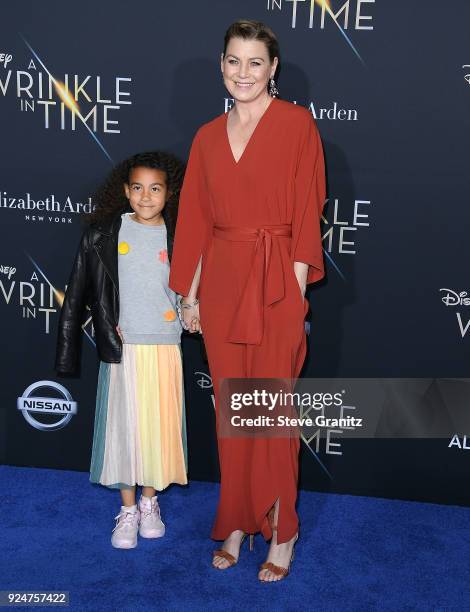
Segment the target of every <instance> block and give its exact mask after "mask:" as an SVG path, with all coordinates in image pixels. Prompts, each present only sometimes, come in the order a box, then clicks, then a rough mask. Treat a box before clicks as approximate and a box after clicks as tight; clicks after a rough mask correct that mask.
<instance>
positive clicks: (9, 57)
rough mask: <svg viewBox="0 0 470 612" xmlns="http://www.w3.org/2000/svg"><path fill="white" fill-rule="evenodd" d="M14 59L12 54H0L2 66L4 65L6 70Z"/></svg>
mask: <svg viewBox="0 0 470 612" xmlns="http://www.w3.org/2000/svg"><path fill="white" fill-rule="evenodd" d="M12 59H13V55H12V54H11V53H0V64H3V67H4V68H6V67H7V65H8V64H9V63H10V62H11V60H12Z"/></svg>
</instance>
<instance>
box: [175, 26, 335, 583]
mask: <svg viewBox="0 0 470 612" xmlns="http://www.w3.org/2000/svg"><path fill="white" fill-rule="evenodd" d="M278 57H279V49H278V45H277V40H276V38H275V36H274V34H273V33H272V31H271V30H270V29H269V28H267V27H266V26H264V25H263V24H261V23H259V22H236V23H235V24H233V25H232V26H231V27H230V28H229V29H228V30H227V33H226V37H225V48H224V52H223V54H222V58H221V69H222V74H223V78H224V83H225V86H226V87H227V89H228V91H229V93H230V94H231V96H232V97H233V99H234V102H235V103H234V107H233V108H232V109H231V110H230V112H228V113H227V114H223V115H220V116H219V117H217V118H216V119H214V120H213V121H210V122H209V123H207V124H205V125H203V126H202V127H201V128H200V129H199V130H198V132H197V134H196V136H195V138H194V141H193V144H192V148H191V153H190V157H189V162H188V167H187V171H186V177H185V181H184V185H183V189H182V192H181V196H180V207H179V216H178V223H177V228H176V235H175V243H174V248H173V258H172V263H171V272H170V287H171V288H172V289H173V290H174V291H176V292H177V293H179V294H180V295H182V296H184V297H183V298H182V302H181V303H182V305H183V310H182V312H183V314H184V318H185V321H186V324H187V325H188V327H189V328H190V330H191V331H193V332H194V331H201V332H202V333H203V334H204V342H205V345H206V350H207V356H208V361H209V368H210V372H211V376H212V381H213V386H214V393H215V400H216V414H219V412H220V405H219V402H220V392H219V381H220V380H221V379H223V378H264V377H267V378H275V377H282V378H296V377H297V376H298V374H299V372H300V369H301V367H302V364H303V361H304V358H305V351H306V339H305V331H304V317H305V314H306V312H307V310H308V302H307V300H306V299H305V297H304V294H305V288H306V284H308V283H313V282H315V281H317V280H319V279H320V278H322V276H323V274H324V270H323V258H322V248H321V236H320V216H321V212H322V208H323V205H324V202H325V173H324V162H323V153H322V146H321V141H320V138H319V135H318V132H317V129H316V126H315V123H314V121H313V118H312V116H311V114H310V113H309V112H308V111H307V110H306V109H304V108H301V107H298V106H296V105H294V104H291V103H289V102H284V101H281V100H278V99H275V98H274V97H273V96H274V95H275V94H276V93H277V92H276V90H275V82H274V81H273V80H272V78H273V77H274V75H275V71H276V68H277V66H278ZM270 94H271V95H270ZM197 298H198V299H199V303H197V302H198V299H197ZM184 306H186V308H185V307H184ZM218 449H219V461H220V470H221V487H220V500H219V506H218V510H217V517H216V520H215V524H214V527H213V531H212V538H213V539H215V540H224V543H223V545H222V548H221V549H219V550H218V551H215V553H214V558H213V565H214V566H215V567H217V568H219V569H227V568H228V567H230V566H231V565H233V564H234V563H236V562H237V560H238V555H239V549H240V545H241V542H242V541H243V539H244V535H245V534H254V533H256V532H258V531H261V533H262V534H263V536H264V537H265V538H266V539H269V538H272V539H271V545H270V549H269V554H268V558H267V562H266V563H265V564H263V565H262V569H261V571H260V573H259V579H260V580H263V581H273V580H279V579H281V578H283V577H284V576H285V575H287V572H288V570H289V565H290V561H291V558H292V553H293V546H294V544H295V541H296V540H297V537H298V518H297V513H296V510H295V503H296V498H297V480H298V453H299V439H298V438H292V437H290V438H289V437H285V438H281V437H277V438H240V437H236V438H222V437H219V439H218Z"/></svg>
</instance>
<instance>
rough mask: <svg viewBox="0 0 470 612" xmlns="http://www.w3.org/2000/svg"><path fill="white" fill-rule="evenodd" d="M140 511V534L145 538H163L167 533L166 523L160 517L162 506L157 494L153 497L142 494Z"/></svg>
mask: <svg viewBox="0 0 470 612" xmlns="http://www.w3.org/2000/svg"><path fill="white" fill-rule="evenodd" d="M139 511H140V527H139V534H140V535H141V536H142V537H143V538H161V537H162V536H164V535H165V525H164V524H163V522H162V519H161V517H160V507H159V505H158V502H157V496H156V495H155V496H154V497H152V498H149V497H144V496H143V495H141V497H140V500H139Z"/></svg>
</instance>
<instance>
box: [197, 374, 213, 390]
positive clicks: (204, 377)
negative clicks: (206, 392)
mask: <svg viewBox="0 0 470 612" xmlns="http://www.w3.org/2000/svg"><path fill="white" fill-rule="evenodd" d="M194 374H195V375H198V374H199V375H200V376H201V378H199V379H197V380H196V383H197V384H198V385H199V387H201V389H210V387H212V378H211V377H210V376H209V374H206V373H205V372H194Z"/></svg>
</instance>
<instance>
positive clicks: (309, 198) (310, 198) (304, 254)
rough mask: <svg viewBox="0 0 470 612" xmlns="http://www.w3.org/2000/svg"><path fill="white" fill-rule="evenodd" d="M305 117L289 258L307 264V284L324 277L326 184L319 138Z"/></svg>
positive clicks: (312, 123) (311, 120)
mask: <svg viewBox="0 0 470 612" xmlns="http://www.w3.org/2000/svg"><path fill="white" fill-rule="evenodd" d="M304 117H305V122H304V123H303V127H302V136H301V139H302V142H301V145H300V149H299V159H298V163H297V171H296V176H295V187H294V191H295V195H294V211H293V218H292V239H293V250H292V259H293V261H300V262H303V263H306V264H308V273H307V284H308V283H314V282H316V281H318V280H320V279H321V278H323V276H324V274H325V270H324V264H323V252H322V240H321V230H320V219H321V214H322V210H323V206H324V205H325V198H326V183H325V162H324V159H323V149H322V144H321V140H320V135H319V133H318V130H317V127H316V125H315V122H314V121H313V118H312V117H311V116H310V113H308V111H306V113H305V115H304Z"/></svg>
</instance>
